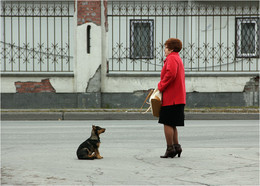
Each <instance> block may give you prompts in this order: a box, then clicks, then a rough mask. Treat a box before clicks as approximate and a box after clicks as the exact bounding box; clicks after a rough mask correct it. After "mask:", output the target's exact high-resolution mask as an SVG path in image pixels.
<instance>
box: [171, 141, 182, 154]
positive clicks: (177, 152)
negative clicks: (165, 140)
mask: <svg viewBox="0 0 260 186" xmlns="http://www.w3.org/2000/svg"><path fill="white" fill-rule="evenodd" d="M173 146H174V148H175V151H176V154H178V157H180V156H181V153H182V148H181V145H180V144H174V145H173Z"/></svg>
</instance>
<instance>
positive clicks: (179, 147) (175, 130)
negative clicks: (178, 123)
mask: <svg viewBox="0 0 260 186" xmlns="http://www.w3.org/2000/svg"><path fill="white" fill-rule="evenodd" d="M173 132H174V136H173V144H174V145H173V146H174V148H175V150H176V152H177V154H178V157H180V156H181V153H182V148H181V145H180V144H179V140H178V130H177V128H176V127H173Z"/></svg>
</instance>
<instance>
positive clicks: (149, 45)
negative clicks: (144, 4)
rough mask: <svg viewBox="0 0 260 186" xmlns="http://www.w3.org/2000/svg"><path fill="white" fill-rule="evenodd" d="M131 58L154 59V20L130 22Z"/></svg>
mask: <svg viewBox="0 0 260 186" xmlns="http://www.w3.org/2000/svg"><path fill="white" fill-rule="evenodd" d="M130 29H131V30H130V37H131V38H130V40H131V42H130V58H131V59H152V58H153V56H154V54H153V30H154V22H153V20H130Z"/></svg>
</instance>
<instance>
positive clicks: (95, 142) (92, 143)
mask: <svg viewBox="0 0 260 186" xmlns="http://www.w3.org/2000/svg"><path fill="white" fill-rule="evenodd" d="M105 131H106V129H105V128H101V127H99V126H95V125H92V131H91V136H90V137H89V138H88V139H87V140H86V141H84V142H83V143H82V144H80V146H79V147H78V150H77V156H78V159H80V160H94V159H102V158H103V157H102V156H100V154H99V150H98V148H99V146H100V138H99V135H100V134H101V133H104V132H105Z"/></svg>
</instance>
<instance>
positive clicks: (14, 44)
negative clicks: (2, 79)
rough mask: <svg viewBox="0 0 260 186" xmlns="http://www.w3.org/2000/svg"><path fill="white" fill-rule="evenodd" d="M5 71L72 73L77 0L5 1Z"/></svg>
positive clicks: (3, 11) (3, 60)
mask: <svg viewBox="0 0 260 186" xmlns="http://www.w3.org/2000/svg"><path fill="white" fill-rule="evenodd" d="M1 5H2V6H1V41H0V42H1V43H0V44H1V53H0V57H1V72H11V73H12V72H14V73H16V72H72V71H73V52H72V51H73V43H72V36H73V30H72V28H73V25H72V23H73V21H72V19H73V15H74V1H72V2H71V1H3V2H2V3H1Z"/></svg>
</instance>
